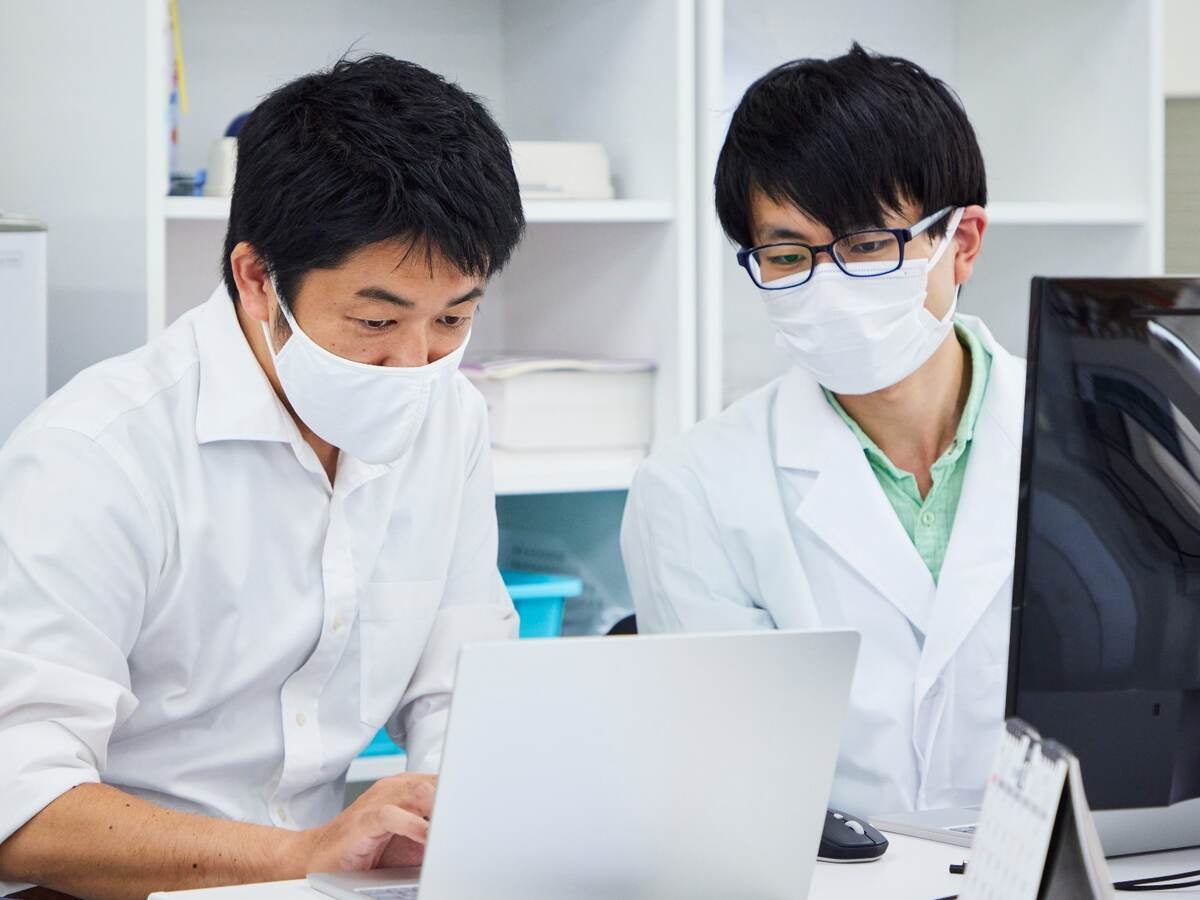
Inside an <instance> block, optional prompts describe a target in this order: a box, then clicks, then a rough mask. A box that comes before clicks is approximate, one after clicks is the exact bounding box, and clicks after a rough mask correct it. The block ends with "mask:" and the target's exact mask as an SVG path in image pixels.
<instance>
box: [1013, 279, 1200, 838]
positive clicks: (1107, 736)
mask: <svg viewBox="0 0 1200 900" xmlns="http://www.w3.org/2000/svg"><path fill="white" fill-rule="evenodd" d="M1028 357H1029V362H1028V366H1029V368H1028V376H1027V381H1026V395H1025V430H1024V441H1023V447H1022V458H1021V483H1020V485H1021V486H1020V504H1019V508H1018V516H1017V544H1016V560H1015V571H1014V578H1013V612H1012V631H1011V638H1010V646H1009V660H1010V662H1009V684H1008V709H1007V713H1008V715H1010V716H1011V715H1015V716H1019V717H1020V718H1022V719H1024V720H1026V721H1027V722H1029V723H1030V724H1031V725H1033V726H1034V727H1035V728H1037V729H1038V730H1039V731H1041V732H1042V733H1043V734H1045V735H1047V736H1049V737H1053V738H1056V739H1057V740H1059V741H1061V742H1062V743H1064V744H1065V745H1066V746H1067V747H1069V748H1070V749H1071V750H1073V751H1074V752H1075V754H1076V755H1077V756H1078V757H1079V760H1080V763H1081V765H1082V770H1083V777H1084V786H1085V789H1086V792H1087V798H1088V801H1089V803H1090V804H1091V806H1092V808H1093V809H1095V810H1099V811H1100V812H1098V814H1097V817H1096V818H1097V824H1098V826H1099V829H1100V832H1101V838H1102V840H1103V841H1104V845H1105V851H1106V852H1107V853H1108V854H1109V855H1115V854H1119V853H1133V852H1140V851H1143V850H1155V849H1167V848H1170V847H1182V846H1193V845H1200V801H1198V800H1197V799H1196V798H1200V281H1197V280H1196V279H1192V278H1035V279H1034V281H1033V289H1032V298H1031V305H1030V323H1029V354H1028Z"/></svg>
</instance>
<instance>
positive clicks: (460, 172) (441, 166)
mask: <svg viewBox="0 0 1200 900" xmlns="http://www.w3.org/2000/svg"><path fill="white" fill-rule="evenodd" d="M524 228H525V217H524V214H523V213H522V211H521V199H520V196H519V193H518V190H517V179H516V175H515V174H514V172H513V165H512V155H511V152H510V150H509V145H508V140H507V138H505V136H504V133H503V132H502V131H501V130H500V126H499V125H497V124H496V122H495V121H494V120H493V119H492V117H491V115H490V114H489V113H488V111H487V109H485V108H484V106H483V104H482V103H481V102H480V101H479V100H478V99H477V98H476V97H474V96H472V95H471V94H468V93H467V92H466V91H464V90H463V89H462V88H460V87H458V86H457V85H455V84H451V83H450V82H448V81H446V80H445V79H443V78H442V77H440V76H438V75H435V74H434V73H432V72H430V71H428V70H427V69H423V68H422V67H421V66H418V65H415V64H414V63H411V62H405V61H403V60H399V59H394V58H392V57H390V56H386V55H383V54H372V55H368V56H364V57H362V58H360V59H356V60H350V59H345V58H343V59H341V60H339V61H338V62H337V63H335V64H334V65H333V66H332V67H330V68H329V69H325V70H323V71H319V72H315V73H313V74H311V75H305V76H304V77H302V78H298V79H296V80H295V81H292V82H290V83H289V84H286V85H284V86H283V87H281V88H279V89H277V90H276V91H274V92H273V93H271V94H270V95H269V96H267V97H266V98H265V99H264V100H263V101H262V102H261V103H259V105H258V106H257V107H256V108H255V109H254V111H253V112H251V113H250V115H249V117H248V118H247V119H246V121H245V124H244V125H243V126H242V129H241V131H240V133H239V134H238V151H237V175H236V177H235V180H234V186H233V199H232V201H231V205H230V213H229V228H228V230H227V232H226V234H225V256H224V260H223V263H222V269H223V272H224V278H225V285H226V288H227V289H228V291H229V296H230V297H231V298H233V299H234V300H236V299H237V298H238V292H237V284H236V283H235V282H234V279H233V268H232V265H231V264H230V254H231V253H232V252H233V248H234V247H235V246H236V245H237V244H238V243H239V242H241V241H246V242H248V243H249V244H251V245H252V246H253V247H254V248H255V250H256V251H257V252H258V254H259V255H260V257H261V258H262V260H263V262H264V263H265V264H266V266H267V268H268V270H269V271H270V272H271V273H272V274H273V275H274V276H275V277H276V279H277V283H278V284H279V287H280V292H281V294H282V295H284V296H288V297H293V296H295V294H294V290H295V288H296V287H297V285H298V282H299V280H300V279H301V278H303V276H304V274H305V273H306V272H308V271H309V270H311V269H321V268H335V267H337V266H338V265H340V264H341V263H342V262H344V261H345V259H346V258H347V257H348V256H349V255H350V254H352V253H354V252H355V251H357V250H360V249H362V248H363V247H366V246H368V245H370V244H374V243H378V242H380V241H385V240H394V239H402V240H405V241H407V242H409V247H410V249H412V248H419V249H421V250H422V251H423V252H425V253H426V254H432V253H433V251H435V250H436V251H437V252H438V253H440V254H442V255H443V256H444V257H445V258H446V259H447V260H449V262H451V263H452V264H453V265H454V266H456V267H457V268H458V269H460V270H461V271H462V272H463V273H465V274H467V275H472V276H483V277H490V276H492V275H493V274H495V273H496V272H498V271H499V270H500V269H501V268H503V266H504V264H505V263H506V262H507V261H508V259H509V257H510V256H511V254H512V251H513V250H514V248H515V247H516V245H517V243H518V242H519V241H520V239H521V234H522V232H523V231H524Z"/></svg>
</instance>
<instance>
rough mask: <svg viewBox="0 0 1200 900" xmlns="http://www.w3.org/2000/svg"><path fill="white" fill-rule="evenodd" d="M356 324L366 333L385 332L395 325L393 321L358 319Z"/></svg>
mask: <svg viewBox="0 0 1200 900" xmlns="http://www.w3.org/2000/svg"><path fill="white" fill-rule="evenodd" d="M358 322H359V324H360V325H362V326H363V328H365V329H367V331H386V330H387V329H388V328H390V327H391V326H393V325H395V324H396V320H395V319H359V320H358Z"/></svg>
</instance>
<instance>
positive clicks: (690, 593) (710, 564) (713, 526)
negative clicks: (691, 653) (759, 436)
mask: <svg viewBox="0 0 1200 900" xmlns="http://www.w3.org/2000/svg"><path fill="white" fill-rule="evenodd" d="M621 553H622V556H623V557H624V559H625V571H626V574H627V576H628V578H629V589H630V592H631V593H632V594H633V601H634V606H635V607H636V610H637V624H638V631H639V632H641V633H643V634H656V633H674V632H721V631H758V630H764V629H771V628H774V627H775V623H774V621H773V619H772V618H771V615H770V613H768V612H767V611H766V610H764V609H761V608H760V607H759V606H757V605H756V603H755V600H754V598H753V597H752V596H751V595H750V594H749V593H748V592H747V591H746V589H745V588H744V587H743V586H742V583H741V581H740V580H739V578H738V576H737V572H736V571H735V569H734V566H733V564H732V562H731V561H730V558H729V555H728V552H727V548H726V547H725V546H723V544H722V539H721V532H720V529H719V528H718V527H717V522H716V519H715V518H714V516H713V512H712V509H711V508H710V506H709V504H708V502H707V498H706V494H705V492H704V490H703V489H702V485H701V484H700V482H699V480H698V479H697V477H696V475H695V474H694V472H693V471H692V470H691V468H690V467H688V466H687V465H686V464H684V463H682V462H681V461H680V460H678V459H675V458H667V459H656V458H651V459H650V460H649V461H648V462H646V463H645V464H643V465H642V467H641V469H640V470H639V471H638V473H637V475H636V477H635V478H634V481H633V486H632V487H631V488H630V491H629V499H628V502H627V503H626V506H625V518H624V521H623V522H622V526H621Z"/></svg>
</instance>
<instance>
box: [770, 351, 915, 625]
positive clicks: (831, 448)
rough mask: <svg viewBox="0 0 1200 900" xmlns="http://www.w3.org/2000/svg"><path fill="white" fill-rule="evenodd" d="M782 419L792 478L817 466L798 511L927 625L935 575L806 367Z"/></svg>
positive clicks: (779, 427) (785, 391)
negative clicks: (814, 475)
mask: <svg viewBox="0 0 1200 900" xmlns="http://www.w3.org/2000/svg"><path fill="white" fill-rule="evenodd" d="M774 418H775V423H774V424H775V435H776V454H777V455H776V459H777V460H778V462H779V465H780V467H781V468H782V469H784V470H785V472H784V475H785V477H787V476H788V473H789V470H790V471H791V472H794V473H798V472H804V471H808V472H815V473H816V479H815V481H813V483H812V484H811V486H809V487H808V489H807V491H806V492H805V494H804V498H803V500H802V501H801V503H800V505H799V507H798V508H797V510H796V515H797V517H798V518H799V520H800V522H801V523H803V524H804V525H805V526H806V527H807V528H808V529H809V530H811V531H812V532H813V534H814V535H815V536H816V537H817V538H818V539H819V540H820V541H822V542H823V543H824V544H826V545H827V546H829V547H830V548H831V549H832V550H833V551H834V552H835V553H836V554H837V555H838V556H839V557H840V558H841V559H842V560H843V561H844V562H845V563H846V564H847V565H849V566H850V568H851V569H853V570H854V571H855V573H857V574H858V575H859V576H861V577H862V578H863V579H865V580H866V581H867V582H868V583H870V585H871V586H872V587H874V588H875V590H876V591H878V592H879V593H880V594H882V595H883V596H884V597H885V598H887V600H888V601H889V602H890V603H892V605H894V606H895V607H896V608H897V609H898V610H900V612H901V613H903V614H904V616H905V617H906V618H907V619H908V620H909V621H910V622H911V623H912V624H913V625H915V626H916V627H917V628H918V629H920V630H922V631H924V630H925V625H926V621H927V619H928V617H929V613H930V610H929V605H930V600H931V596H932V593H933V579H932V577H931V576H930V574H929V570H928V569H927V568H926V566H925V563H924V561H923V560H922V559H921V556H920V554H919V553H917V550H916V548H915V547H914V546H913V544H912V541H910V540H909V538H908V535H907V534H905V533H904V528H903V526H902V525H901V524H900V520H899V519H898V518H897V517H896V512H895V510H893V509H892V507H891V504H889V503H888V500H887V497H886V496H885V495H884V493H883V489H882V488H881V487H880V486H879V482H878V480H877V479H876V477H875V473H874V472H873V471H872V469H871V466H870V464H869V463H868V462H867V458H866V455H865V454H864V452H863V449H862V447H861V446H859V443H858V441H857V440H856V439H855V437H854V435H853V433H852V432H851V431H850V429H849V428H847V427H846V423H845V422H843V421H842V420H841V419H840V418H839V417H838V415H837V413H836V412H834V410H833V408H832V407H831V406H830V405H829V403H828V401H826V399H825V397H824V395H823V394H822V392H821V389H820V387H819V386H818V385H817V384H816V382H815V381H813V380H812V379H811V378H810V377H808V376H807V375H806V374H805V373H803V372H802V371H801V370H793V371H792V373H791V374H789V376H788V377H787V379H786V380H785V382H784V384H783V385H781V386H780V391H779V395H778V396H777V398H776V406H775V410H774ZM813 589H814V591H820V590H822V589H824V590H833V589H834V587H833V586H832V585H825V586H822V585H820V584H814V585H813ZM837 599H838V600H839V601H840V602H843V603H844V602H846V600H847V598H845V597H839V598H837Z"/></svg>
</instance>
